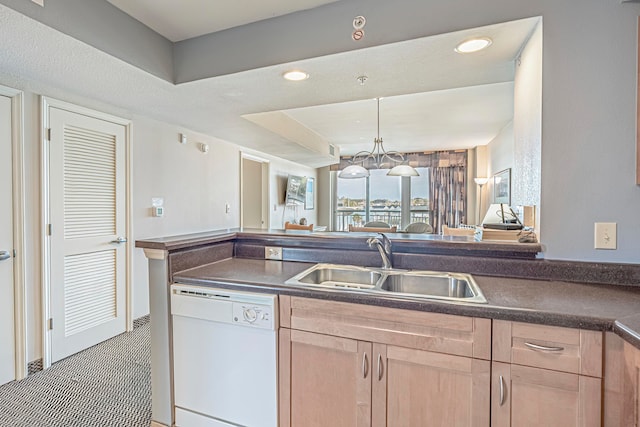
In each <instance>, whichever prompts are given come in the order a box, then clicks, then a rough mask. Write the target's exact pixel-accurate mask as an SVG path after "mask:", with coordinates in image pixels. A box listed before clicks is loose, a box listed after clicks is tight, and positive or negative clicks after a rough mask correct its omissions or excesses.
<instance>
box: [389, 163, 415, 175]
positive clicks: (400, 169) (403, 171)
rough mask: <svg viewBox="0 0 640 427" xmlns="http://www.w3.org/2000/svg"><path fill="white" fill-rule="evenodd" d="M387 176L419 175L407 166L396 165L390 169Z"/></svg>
mask: <svg viewBox="0 0 640 427" xmlns="http://www.w3.org/2000/svg"><path fill="white" fill-rule="evenodd" d="M387 176H420V174H419V173H418V171H417V170H416V169H415V168H412V167H411V166H409V165H398V166H394V167H392V168H391V170H390V171H389V172H388V173H387Z"/></svg>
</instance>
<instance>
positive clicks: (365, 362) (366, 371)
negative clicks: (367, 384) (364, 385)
mask: <svg viewBox="0 0 640 427" xmlns="http://www.w3.org/2000/svg"><path fill="white" fill-rule="evenodd" d="M368 374H369V361H368V360H367V353H364V354H363V355H362V377H363V378H367V375H368Z"/></svg>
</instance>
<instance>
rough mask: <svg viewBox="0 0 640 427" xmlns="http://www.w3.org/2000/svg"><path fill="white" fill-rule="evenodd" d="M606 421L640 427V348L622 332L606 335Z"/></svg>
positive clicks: (622, 426)
mask: <svg viewBox="0 0 640 427" xmlns="http://www.w3.org/2000/svg"><path fill="white" fill-rule="evenodd" d="M605 348H606V351H605V365H604V366H605V367H604V369H605V373H604V425H605V427H640V350H639V349H637V348H635V347H634V346H632V345H631V344H629V343H627V342H625V341H624V340H623V339H622V338H620V337H619V336H617V335H615V334H613V333H611V332H607V334H606V336H605Z"/></svg>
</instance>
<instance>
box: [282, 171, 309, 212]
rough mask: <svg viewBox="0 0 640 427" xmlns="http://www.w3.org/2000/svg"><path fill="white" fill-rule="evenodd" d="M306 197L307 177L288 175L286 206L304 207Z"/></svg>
mask: <svg viewBox="0 0 640 427" xmlns="http://www.w3.org/2000/svg"><path fill="white" fill-rule="evenodd" d="M306 197H307V177H306V176H296V175H289V177H288V178H287V192H286V194H285V199H284V200H285V204H286V205H304V202H305V200H306Z"/></svg>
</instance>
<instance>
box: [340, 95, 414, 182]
mask: <svg viewBox="0 0 640 427" xmlns="http://www.w3.org/2000/svg"><path fill="white" fill-rule="evenodd" d="M376 101H377V104H378V136H377V137H376V138H375V139H374V140H373V149H372V150H371V151H360V152H359V153H356V154H355V155H354V156H353V157H352V158H351V165H349V166H347V167H346V168H344V169H343V170H342V171H340V173H339V174H338V178H347V179H354V178H365V177H368V176H369V171H368V170H367V169H366V168H365V167H364V164H365V162H368V163H371V164H373V166H374V167H375V168H377V169H385V168H387V167H391V170H390V171H389V173H387V175H388V176H419V175H420V174H419V173H418V171H417V170H415V168H413V167H411V166H409V165H406V164H402V163H404V161H405V160H404V156H403V155H402V153H399V152H397V151H386V150H385V149H384V146H383V145H382V144H383V142H382V138H380V98H376ZM396 163H399V164H397V165H396V166H392V165H394V164H396Z"/></svg>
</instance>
